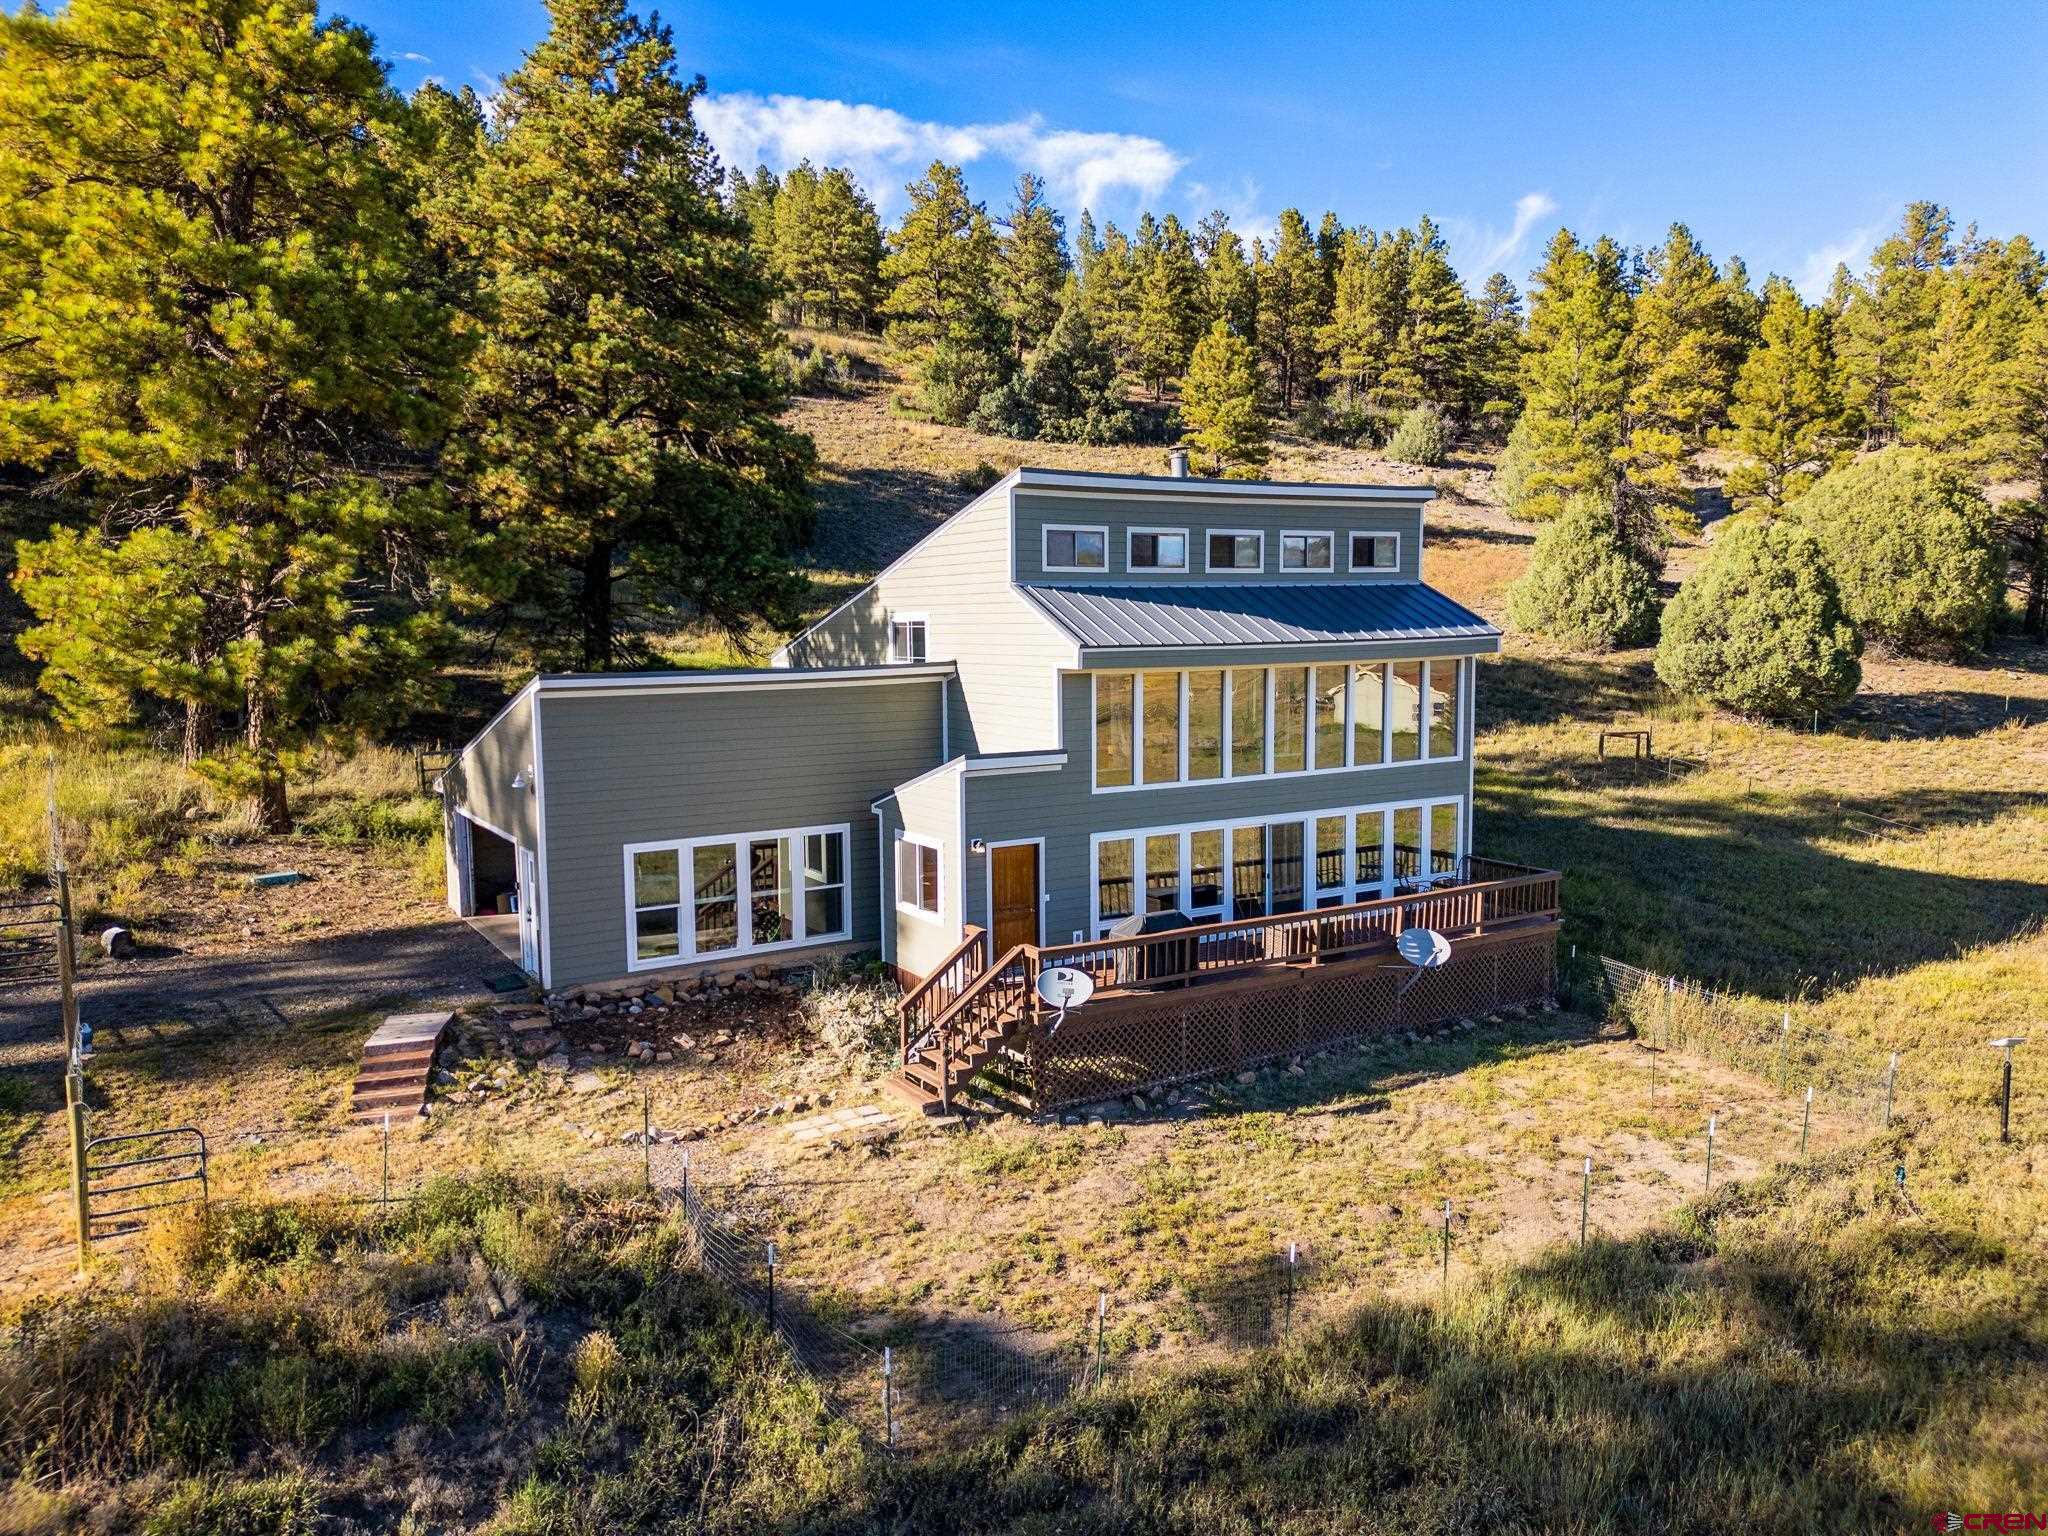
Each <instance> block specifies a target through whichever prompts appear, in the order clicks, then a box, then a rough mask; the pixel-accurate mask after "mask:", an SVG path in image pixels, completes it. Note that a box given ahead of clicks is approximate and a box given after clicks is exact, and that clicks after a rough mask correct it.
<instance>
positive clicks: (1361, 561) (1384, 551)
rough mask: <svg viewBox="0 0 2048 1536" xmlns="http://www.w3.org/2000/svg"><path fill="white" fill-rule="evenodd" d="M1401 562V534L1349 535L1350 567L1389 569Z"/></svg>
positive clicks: (1357, 569) (1354, 568)
mask: <svg viewBox="0 0 2048 1536" xmlns="http://www.w3.org/2000/svg"><path fill="white" fill-rule="evenodd" d="M1400 563H1401V536H1400V535H1399V534H1394V533H1354V534H1353V535H1351V569H1353V570H1354V571H1391V570H1393V569H1394V568H1395V567H1396V566H1398V565H1399V564H1400Z"/></svg>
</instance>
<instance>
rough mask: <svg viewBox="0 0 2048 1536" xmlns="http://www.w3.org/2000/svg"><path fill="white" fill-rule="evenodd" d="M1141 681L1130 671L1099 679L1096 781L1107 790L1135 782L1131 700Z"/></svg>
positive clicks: (1103, 674) (1096, 694)
mask: <svg viewBox="0 0 2048 1536" xmlns="http://www.w3.org/2000/svg"><path fill="white" fill-rule="evenodd" d="M1137 682H1138V679H1137V677H1136V676H1135V675H1134V674H1133V673H1129V672H1104V673H1101V674H1099V675H1098V676H1097V677H1096V679H1095V782H1096V783H1097V784H1099V785H1101V786H1102V787H1103V788H1105V789H1118V788H1122V787H1123V786H1124V785H1126V784H1129V783H1130V782H1131V765H1132V763H1133V762H1134V761H1135V760H1136V752H1135V750H1134V741H1133V734H1132V733H1133V732H1134V730H1135V729H1136V724H1135V722H1136V716H1135V715H1134V714H1133V713H1132V708H1131V700H1132V694H1133V690H1134V689H1135V688H1136V686H1137Z"/></svg>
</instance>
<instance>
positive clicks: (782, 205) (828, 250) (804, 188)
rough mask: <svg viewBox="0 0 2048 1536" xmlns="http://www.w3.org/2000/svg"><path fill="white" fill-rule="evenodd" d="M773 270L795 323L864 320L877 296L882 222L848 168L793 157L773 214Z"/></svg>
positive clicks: (869, 316) (852, 323)
mask: <svg viewBox="0 0 2048 1536" xmlns="http://www.w3.org/2000/svg"><path fill="white" fill-rule="evenodd" d="M772 227H773V230H774V239H773V243H772V245H771V247H770V261H769V267H770V270H771V271H772V272H773V273H774V275H775V277H776V280H777V281H778V282H779V283H780V284H781V286H782V309H783V313H784V314H785V316H786V317H787V318H789V319H790V320H792V321H794V322H796V323H798V324H811V325H826V326H836V327H848V326H866V325H867V324H868V323H869V322H870V321H871V320H872V318H873V316H874V312H875V306H876V305H877V303H879V302H880V295H881V263H882V226H881V220H880V219H879V218H878V217H877V216H876V214H875V206H874V204H873V203H871V202H869V201H868V199H867V197H866V196H865V195H864V194H863V193H862V192H861V190H860V188H859V187H858V186H856V185H855V184H854V180H853V177H852V176H851V175H850V174H849V173H848V172H846V171H845V170H842V169H839V168H837V167H827V168H826V169H825V170H823V171H817V170H814V169H812V167H811V163H810V162H809V161H808V160H805V161H802V162H800V163H798V164H797V165H796V166H795V167H793V168H792V169H791V170H790V172H789V173H788V175H786V176H784V177H783V179H782V189H781V191H780V192H779V193H778V194H777V196H776V198H775V202H774V208H773V213H772Z"/></svg>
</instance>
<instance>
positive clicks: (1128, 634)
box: [1021, 581, 1500, 650]
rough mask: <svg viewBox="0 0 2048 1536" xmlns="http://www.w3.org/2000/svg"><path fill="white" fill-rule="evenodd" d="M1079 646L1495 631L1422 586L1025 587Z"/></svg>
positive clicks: (1341, 641) (1433, 636)
mask: <svg viewBox="0 0 2048 1536" xmlns="http://www.w3.org/2000/svg"><path fill="white" fill-rule="evenodd" d="M1021 590H1022V591H1023V593H1024V595H1025V596H1026V597H1028V598H1030V599H1031V600H1032V601H1033V602H1034V603H1036V604H1038V606H1039V607H1040V608H1042V609H1044V610H1045V612H1046V614H1047V616H1048V617H1050V618H1051V619H1052V621H1053V622H1054V623H1055V624H1057V625H1059V626H1060V628H1061V629H1064V630H1065V631H1066V632H1067V633H1068V634H1070V635H1072V636H1073V637H1074V638H1075V639H1076V640H1078V641H1080V642H1081V644H1082V646H1083V647H1085V648H1095V649H1108V650H1127V649H1131V648H1143V647H1156V646H1177V645H1191V646H1205V645H1222V646H1229V645H1313V644H1330V645H1345V644H1356V643H1359V642H1362V641H1375V640H1491V639H1493V638H1495V637H1497V636H1498V635H1499V634H1500V631H1499V630H1498V629H1495V628H1494V627H1493V625H1491V624H1489V623H1487V622H1486V620H1484V619H1482V618H1481V617H1479V615H1478V614H1476V613H1473V612H1472V611H1471V610H1470V609H1468V608H1464V607H1462V606H1460V605H1459V604H1457V603H1454V602H1452V601H1451V600H1450V599H1449V598H1448V597H1445V596H1444V595H1443V593H1441V592H1439V591H1437V590H1436V589H1435V588H1434V587H1426V586H1423V585H1422V584H1421V583H1420V582H1412V581H1404V582H1336V581H1331V582H1288V583H1283V584H1262V585H1226V584H1222V583H1203V584H1200V585H1195V584H1187V585H1164V584H1162V585H1153V584H1150V583H1147V584H1145V585H1143V586H1135V585H1126V586H1116V585H1109V584H1104V585H1099V586H1098V585H1092V584H1091V585H1087V586H1082V585H1073V586H1055V585H1045V586H1025V587H1023V588H1021Z"/></svg>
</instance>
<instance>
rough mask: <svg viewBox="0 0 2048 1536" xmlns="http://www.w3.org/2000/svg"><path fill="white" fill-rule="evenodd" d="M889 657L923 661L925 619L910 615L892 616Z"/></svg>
mask: <svg viewBox="0 0 2048 1536" xmlns="http://www.w3.org/2000/svg"><path fill="white" fill-rule="evenodd" d="M889 659H890V660H891V661H923V660H924V659H925V652H924V619H923V618H922V617H921V616H920V617H916V618H913V617H911V616H909V615H907V614H906V615H902V616H900V617H894V616H892V617H891V618H890V620H889Z"/></svg>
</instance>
